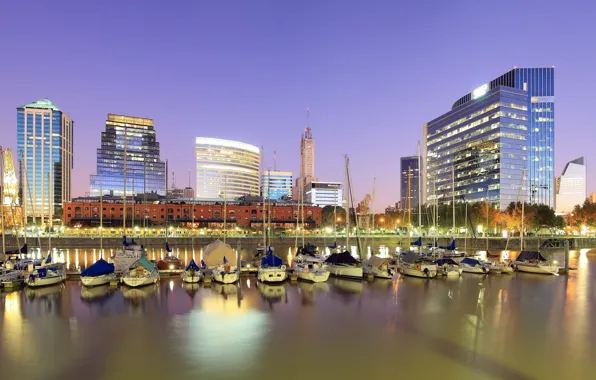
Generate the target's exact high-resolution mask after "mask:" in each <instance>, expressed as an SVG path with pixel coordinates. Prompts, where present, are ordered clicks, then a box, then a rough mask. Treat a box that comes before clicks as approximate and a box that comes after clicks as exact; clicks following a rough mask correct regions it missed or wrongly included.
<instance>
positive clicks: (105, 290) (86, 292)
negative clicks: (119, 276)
mask: <svg viewBox="0 0 596 380" xmlns="http://www.w3.org/2000/svg"><path fill="white" fill-rule="evenodd" d="M114 293H116V287H113V286H110V285H101V286H94V287H88V286H83V287H81V299H82V300H83V301H84V302H86V303H89V304H91V303H100V304H102V303H104V302H105V301H106V300H107V299H108V298H110V297H111V296H113V295H114Z"/></svg>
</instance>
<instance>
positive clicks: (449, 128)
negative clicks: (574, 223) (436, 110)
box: [422, 68, 555, 209]
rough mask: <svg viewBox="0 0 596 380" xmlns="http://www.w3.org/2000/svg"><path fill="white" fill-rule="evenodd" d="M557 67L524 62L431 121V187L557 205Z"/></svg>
mask: <svg viewBox="0 0 596 380" xmlns="http://www.w3.org/2000/svg"><path fill="white" fill-rule="evenodd" d="M554 95H555V93H554V68H523V69H522V68H520V69H518V68H516V69H513V70H511V71H509V72H507V73H505V74H503V75H502V76H500V77H498V78H496V79H494V80H492V81H490V82H488V83H486V84H484V85H482V86H480V87H478V88H477V89H475V90H474V91H472V92H471V93H469V94H467V95H465V96H463V97H462V98H461V99H459V100H458V101H456V102H455V103H454V104H453V107H452V109H451V111H449V112H447V113H446V114H444V115H442V116H440V117H438V118H436V119H434V120H432V121H430V122H428V123H427V124H425V125H424V128H423V135H424V144H423V155H422V157H423V172H424V173H425V177H424V180H423V182H422V187H423V193H424V195H425V197H426V199H429V200H431V201H432V200H434V199H435V197H436V198H438V202H439V203H442V204H445V203H450V202H451V201H452V199H453V195H455V199H456V202H458V201H464V200H465V201H470V202H476V201H485V200H486V199H488V200H489V201H490V202H491V203H493V204H494V205H496V206H497V207H499V208H501V209H504V208H506V207H507V205H509V203H510V202H517V201H521V200H522V199H523V200H525V201H526V202H528V201H529V202H531V203H540V204H546V205H548V206H551V207H552V206H553V205H554V193H555V192H554V127H555V124H554Z"/></svg>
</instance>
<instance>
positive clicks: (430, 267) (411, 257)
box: [398, 251, 438, 278]
mask: <svg viewBox="0 0 596 380" xmlns="http://www.w3.org/2000/svg"><path fill="white" fill-rule="evenodd" d="M398 270H399V273H401V274H403V275H405V276H411V277H420V278H435V277H437V272H438V269H437V264H435V263H433V262H431V261H427V260H425V259H424V258H423V257H421V256H420V255H418V254H416V253H414V252H412V251H410V252H404V253H402V254H401V255H400V258H399V263H398Z"/></svg>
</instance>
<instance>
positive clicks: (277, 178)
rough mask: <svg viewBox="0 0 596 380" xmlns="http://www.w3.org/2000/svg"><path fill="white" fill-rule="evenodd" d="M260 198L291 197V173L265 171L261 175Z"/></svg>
mask: <svg viewBox="0 0 596 380" xmlns="http://www.w3.org/2000/svg"><path fill="white" fill-rule="evenodd" d="M261 196H262V197H263V198H266V199H280V198H281V197H290V198H291V197H292V172H282V171H279V170H265V171H263V173H262V175H261Z"/></svg>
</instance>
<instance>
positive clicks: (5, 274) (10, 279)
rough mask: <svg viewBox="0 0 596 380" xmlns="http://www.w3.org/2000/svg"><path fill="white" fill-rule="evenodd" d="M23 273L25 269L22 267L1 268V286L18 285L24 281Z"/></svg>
mask: <svg viewBox="0 0 596 380" xmlns="http://www.w3.org/2000/svg"><path fill="white" fill-rule="evenodd" d="M22 275H23V271H22V270H20V269H8V268H0V286H4V287H11V286H18V285H20V283H21V282H23V278H22ZM15 284H16V285H15Z"/></svg>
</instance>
